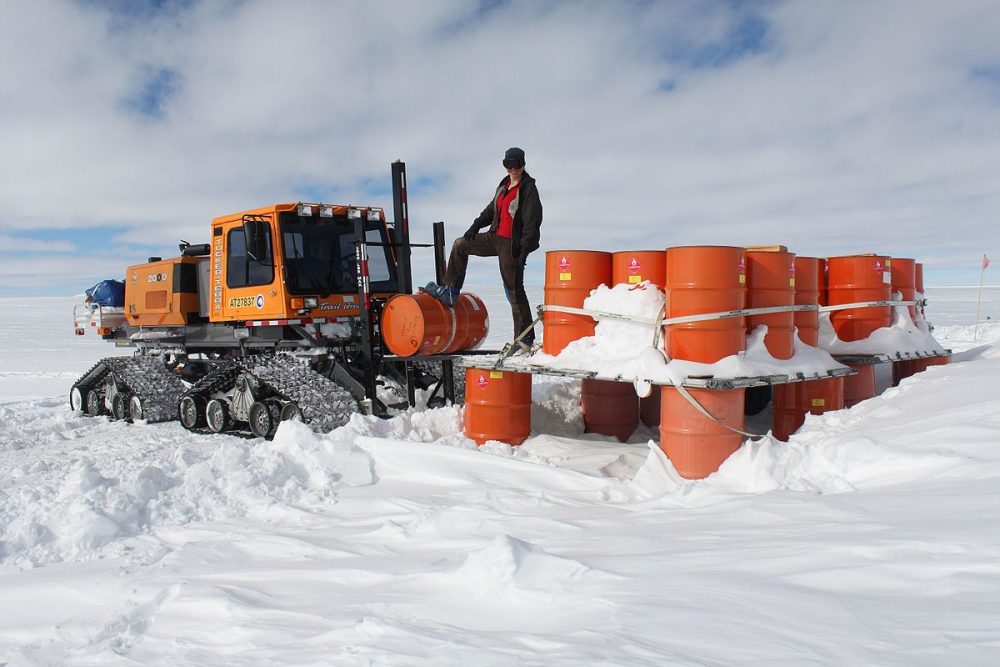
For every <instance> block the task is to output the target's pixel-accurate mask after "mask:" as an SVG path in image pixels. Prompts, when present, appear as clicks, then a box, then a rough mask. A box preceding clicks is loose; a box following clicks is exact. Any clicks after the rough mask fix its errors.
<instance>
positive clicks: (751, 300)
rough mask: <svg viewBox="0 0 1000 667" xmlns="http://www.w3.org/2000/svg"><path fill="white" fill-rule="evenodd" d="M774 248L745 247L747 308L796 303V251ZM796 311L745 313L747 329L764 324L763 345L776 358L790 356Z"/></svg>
mask: <svg viewBox="0 0 1000 667" xmlns="http://www.w3.org/2000/svg"><path fill="white" fill-rule="evenodd" d="M775 248H776V249H773V250H756V249H748V250H747V254H746V264H747V306H746V307H747V308H770V307H773V306H791V305H793V304H794V303H795V254H794V253H791V252H788V251H787V250H786V249H785V247H784V246H776V247H775ZM794 320H795V314H794V313H792V312H791V311H788V312H785V313H771V314H769V315H750V316H749V317H747V333H750V332H751V331H753V330H754V329H756V328H757V327H759V326H760V325H762V324H763V325H766V326H767V334H765V336H764V345H765V347H767V351H768V352H769V353H770V354H771V356H772V357H774V358H775V359H791V358H792V354H793V353H794V351H795V350H794V345H793V343H792V336H793V335H794V332H795V329H794V326H795V324H794Z"/></svg>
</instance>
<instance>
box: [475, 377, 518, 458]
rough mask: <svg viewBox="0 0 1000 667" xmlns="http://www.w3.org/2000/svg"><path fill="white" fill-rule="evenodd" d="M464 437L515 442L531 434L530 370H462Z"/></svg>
mask: <svg viewBox="0 0 1000 667" xmlns="http://www.w3.org/2000/svg"><path fill="white" fill-rule="evenodd" d="M463 422H464V427H465V429H464V430H465V437H467V438H470V439H472V440H475V441H476V444H477V445H482V444H483V443H485V442H486V441H487V440H499V441H500V442H506V443H507V444H508V445H519V444H521V443H522V442H524V441H525V440H526V439H527V437H528V436H529V435H530V434H531V374H530V373H512V372H510V371H498V370H493V369H489V368H467V369H466V370H465V408H464V410H463Z"/></svg>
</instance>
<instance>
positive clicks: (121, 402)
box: [111, 394, 129, 420]
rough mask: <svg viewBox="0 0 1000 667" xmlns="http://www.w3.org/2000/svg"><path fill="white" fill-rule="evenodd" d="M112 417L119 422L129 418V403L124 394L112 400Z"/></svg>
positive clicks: (117, 395) (116, 395)
mask: <svg viewBox="0 0 1000 667" xmlns="http://www.w3.org/2000/svg"><path fill="white" fill-rule="evenodd" d="M111 416H112V417H114V418H115V419H117V420H125V419H128V418H129V410H128V402H127V401H126V400H125V396H124V395H123V394H115V397H114V398H112V399H111Z"/></svg>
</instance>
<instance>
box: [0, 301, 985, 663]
mask: <svg viewBox="0 0 1000 667" xmlns="http://www.w3.org/2000/svg"><path fill="white" fill-rule="evenodd" d="M474 291H478V292H479V293H481V294H483V296H485V297H486V300H487V303H488V305H489V307H490V312H491V314H492V317H491V320H492V324H493V326H494V328H493V331H492V333H491V336H490V338H489V339H488V340H487V345H488V346H494V347H495V346H498V345H499V344H501V343H502V342H504V341H506V340H509V339H510V337H511V334H512V332H511V330H510V324H509V314H508V310H507V307H506V304H505V303H504V302H503V300H502V296H501V295H500V294H499V293H498V292H497V291H496V290H474ZM976 291H977V290H976V288H929V289H928V290H927V296H928V298H929V299H930V306H929V310H928V318H929V319H930V320H931V321H932V322H934V323H935V324H937V325H938V326H937V329H936V330H935V331H934V335H935V337H936V338H937V340H938V341H939V342H941V343H942V344H943V345H944V346H945V347H948V348H951V349H952V350H955V351H956V352H957V354H956V356H955V358H954V361H953V363H952V364H950V365H948V366H935V367H931V368H930V369H928V370H927V371H926V372H924V373H922V374H920V375H917V376H915V377H912V378H909V379H907V380H905V381H904V382H903V383H902V384H901V385H900V386H899V387H897V388H891V389H888V390H886V391H885V392H884V393H883V394H882V395H881V396H879V397H877V398H875V399H872V400H870V401H866V402H864V403H861V404H859V405H857V406H855V407H854V408H852V409H850V410H845V411H839V412H834V413H827V414H826V415H823V416H822V417H811V416H810V417H809V418H808V419H807V421H806V424H805V425H804V427H803V428H802V430H801V431H800V432H799V433H798V434H796V435H795V436H793V437H792V439H791V441H790V442H789V443H787V444H784V443H778V442H771V441H769V440H767V439H763V440H759V441H756V442H754V443H750V444H745V445H744V446H743V447H742V448H741V450H740V451H739V452H738V453H737V454H736V455H734V456H733V457H731V458H730V460H729V461H727V462H726V464H725V465H724V466H723V468H722V469H721V470H720V471H719V472H718V473H717V474H715V475H713V476H711V477H710V478H708V479H707V480H703V481H686V480H683V479H681V478H679V477H678V476H677V475H676V474H675V473H674V471H673V469H672V468H671V466H670V464H669V462H668V461H666V460H665V459H664V457H662V455H660V454H659V450H658V448H657V447H656V446H655V438H656V433H655V432H654V431H652V430H649V429H644V428H643V429H640V430H639V431H638V432H637V433H636V435H635V436H633V438H632V440H631V441H630V442H629V443H627V444H624V445H623V444H619V443H618V442H617V441H613V440H609V439H607V438H603V437H599V436H594V435H589V434H588V435H584V434H583V433H582V430H583V428H582V423H581V421H580V418H579V415H578V414H577V412H576V410H575V409H574V408H573V405H574V400H575V398H576V397H577V396H578V388H577V386H576V385H575V384H574V383H573V382H566V381H560V380H554V379H553V380H545V379H544V378H541V377H537V378H536V382H535V385H534V402H535V406H534V409H533V415H532V420H533V422H532V423H533V429H534V434H533V435H532V437H531V438H530V439H529V440H528V441H527V442H525V444H524V445H522V446H521V447H518V448H514V449H511V448H510V447H507V446H505V445H498V444H491V445H487V446H486V447H483V448H481V449H476V448H475V446H474V445H473V444H472V443H471V442H470V441H469V440H467V439H465V438H464V437H463V435H462V427H461V411H460V409H459V408H442V409H438V410H431V411H418V412H411V413H408V414H405V415H402V416H399V417H396V418H394V419H392V420H388V421H380V420H377V419H373V418H363V417H360V416H356V417H355V418H354V419H353V420H352V422H351V423H350V424H348V425H347V426H345V427H343V428H340V429H338V430H337V431H335V432H333V433H330V434H327V435H324V436H319V435H316V434H313V433H312V432H310V431H309V430H308V429H306V428H305V427H303V426H302V425H300V424H295V423H287V424H283V425H282V426H281V428H280V429H279V431H278V434H277V436H276V438H275V439H274V441H273V442H264V441H262V440H252V439H243V438H237V437H230V436H211V437H206V436H198V435H193V434H191V433H188V432H187V431H185V430H184V429H183V428H181V427H180V425H179V424H176V423H169V424H150V425H143V424H137V425H126V424H122V423H114V422H109V421H107V420H106V419H103V418H102V419H89V418H85V417H82V416H81V415H79V414H75V413H73V412H71V411H70V410H69V408H68V406H67V399H66V396H67V393H68V390H69V387H70V384H71V383H72V381H73V380H74V379H75V378H76V377H77V376H78V375H79V374H80V373H81V372H83V371H84V370H86V369H87V368H88V367H89V366H90V365H91V364H92V363H93V362H94V361H95V360H96V359H98V358H100V357H102V356H108V355H109V354H113V353H114V348H113V347H111V346H109V345H108V344H106V343H104V342H102V341H100V340H99V339H97V338H95V337H94V336H92V335H88V336H86V337H83V338H77V337H75V336H73V335H72V331H71V326H70V313H71V310H72V306H73V305H74V304H75V303H76V302H77V300H76V299H56V298H52V299H28V298H22V299H17V298H8V299H0V665H3V664H9V665H23V664H28V665H35V664H42V665H49V664H58V665H117V664H156V665H179V664H198V665H219V664H225V665H257V664H290V665H320V664H335V665H365V664H377V665H416V664H448V665H451V664H454V665H465V664H476V665H514V664H517V665H536V664H537V665H541V664H572V665H581V664H609V665H664V664H701V665H703V664H718V665H731V664H760V665H774V664H786V665H813V664H816V665H819V664H822V665H862V664H864V665H870V664H878V665H907V666H910V665H995V664H997V662H998V656H1000V521H998V519H1000V323H993V322H994V321H997V320H1000V287H991V288H987V290H986V291H985V292H984V299H983V308H982V313H983V314H982V317H983V318H985V317H986V316H987V315H989V316H990V317H991V321H990V322H989V323H987V324H986V325H984V326H981V327H980V328H979V331H978V336H977V340H975V341H974V340H973V338H974V335H975V334H974V327H973V326H972V323H973V320H974V317H975V310H976ZM535 292H536V293H535V294H534V295H533V296H534V300H533V303H536V302H537V300H538V296H539V294H538V290H536V291H535ZM121 353H128V351H127V350H122V351H121Z"/></svg>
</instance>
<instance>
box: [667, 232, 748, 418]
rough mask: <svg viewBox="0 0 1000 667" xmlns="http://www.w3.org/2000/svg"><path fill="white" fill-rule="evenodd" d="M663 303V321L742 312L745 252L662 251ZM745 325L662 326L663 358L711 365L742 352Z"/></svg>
mask: <svg viewBox="0 0 1000 667" xmlns="http://www.w3.org/2000/svg"><path fill="white" fill-rule="evenodd" d="M666 297H667V310H666V316H667V317H668V318H669V317H682V316H685V315H701V314H707V313H716V312H725V311H730V310H742V309H743V308H745V307H746V251H745V250H744V249H743V248H736V247H731V246H682V247H676V248H667V282H666ZM744 320H745V318H743V317H730V318H726V319H718V320H706V321H703V322H689V323H686V324H671V325H669V326H666V327H664V334H663V342H664V346H665V349H666V352H667V354H668V355H669V356H670V358H671V359H686V360H688V361H697V362H701V363H706V364H714V363H715V362H716V361H719V360H720V359H723V358H725V357H728V356H730V355H733V354H736V353H737V352H741V351H743V350H745V349H746V324H745V322H744ZM664 400H665V399H664ZM664 404H665V403H664Z"/></svg>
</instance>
